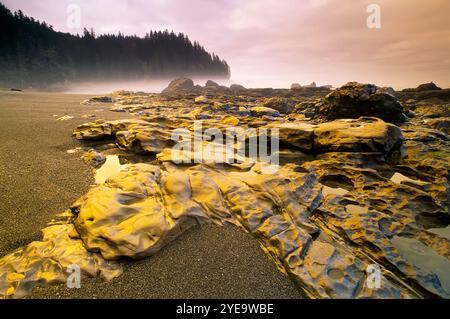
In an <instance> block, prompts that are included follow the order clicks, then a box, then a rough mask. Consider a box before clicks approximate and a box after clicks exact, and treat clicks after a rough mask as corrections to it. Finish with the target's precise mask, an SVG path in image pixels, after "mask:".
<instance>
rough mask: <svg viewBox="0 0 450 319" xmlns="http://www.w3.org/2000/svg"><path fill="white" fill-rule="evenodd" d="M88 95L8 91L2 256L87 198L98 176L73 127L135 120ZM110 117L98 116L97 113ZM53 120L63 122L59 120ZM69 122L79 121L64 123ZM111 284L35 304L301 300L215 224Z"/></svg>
mask: <svg viewBox="0 0 450 319" xmlns="http://www.w3.org/2000/svg"><path fill="white" fill-rule="evenodd" d="M85 98H87V96H83V95H69V94H54V93H29V92H10V91H8V90H1V89H0V138H1V144H0V256H3V255H5V254H7V253H10V252H12V251H13V250H14V249H16V248H19V247H20V246H23V245H25V244H27V243H29V242H31V241H33V240H39V239H40V237H41V234H40V229H42V228H44V227H45V225H46V224H47V223H48V222H49V221H50V220H51V219H52V218H53V217H54V216H55V215H56V214H58V213H60V212H62V211H64V210H66V209H67V208H68V207H69V206H70V205H71V203H72V202H73V201H74V200H76V199H77V198H78V197H80V196H81V195H82V194H84V193H85V192H86V191H87V189H88V188H89V186H90V185H91V184H92V183H93V173H92V170H91V168H90V167H89V166H87V165H85V164H84V163H83V162H82V161H81V160H80V158H79V156H80V155H81V154H67V153H66V151H67V150H69V149H73V148H75V147H77V146H80V144H79V142H78V141H76V140H75V139H73V138H72V137H71V132H72V130H73V128H74V127H75V126H76V125H78V124H81V123H84V122H88V121H91V120H95V118H92V119H86V118H82V117H81V116H82V115H84V114H97V117H96V118H97V119H99V118H102V119H119V118H125V117H130V115H129V114H124V113H115V112H110V111H108V109H109V105H96V106H92V105H91V106H83V105H80V104H79V103H80V102H81V101H82V100H84V99H85ZM99 109H103V111H99V112H95V110H99ZM53 115H58V116H57V117H54V116H53ZM63 115H70V116H74V118H73V119H70V120H67V121H57V120H56V119H57V118H58V117H61V116H63ZM124 264H125V271H124V274H123V275H122V276H121V277H119V278H117V279H115V280H114V281H112V282H110V283H105V282H103V281H102V280H100V279H98V278H83V280H82V283H81V285H82V288H81V289H75V290H73V289H71V290H69V289H67V288H66V287H65V286H64V285H58V286H54V287H48V288H39V289H37V290H36V291H35V293H33V295H32V296H31V297H33V298H299V297H300V295H299V293H298V291H297V289H296V288H295V287H294V285H293V284H292V283H291V281H290V280H289V279H288V278H287V277H286V276H285V275H283V274H281V273H280V272H279V271H278V270H277V269H276V267H275V265H274V264H273V263H272V262H271V261H270V260H269V259H268V258H267V256H266V255H265V254H264V252H263V251H262V249H261V248H260V247H259V244H258V242H257V241H256V240H255V239H253V238H252V237H251V236H250V235H248V234H245V233H243V232H242V231H241V230H239V229H236V228H231V227H218V226H213V225H208V226H203V227H198V228H195V229H192V230H191V231H188V232H187V233H186V234H184V235H183V236H182V237H180V238H179V239H178V240H177V241H175V242H173V243H172V244H170V245H169V246H168V247H166V248H165V249H163V250H162V251H161V252H160V253H158V254H157V255H156V256H153V257H151V258H147V259H145V260H141V261H135V262H126V263H124Z"/></svg>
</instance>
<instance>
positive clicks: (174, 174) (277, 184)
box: [0, 83, 450, 298]
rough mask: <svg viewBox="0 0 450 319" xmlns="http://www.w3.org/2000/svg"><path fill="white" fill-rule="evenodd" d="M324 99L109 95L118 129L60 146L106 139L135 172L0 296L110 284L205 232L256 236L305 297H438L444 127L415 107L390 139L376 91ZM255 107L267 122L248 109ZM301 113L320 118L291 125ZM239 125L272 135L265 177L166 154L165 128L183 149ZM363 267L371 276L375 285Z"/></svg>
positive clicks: (30, 259)
mask: <svg viewBox="0 0 450 319" xmlns="http://www.w3.org/2000/svg"><path fill="white" fill-rule="evenodd" d="M249 92H250V93H249ZM267 92H269V91H267ZM267 92H266V93H267ZM271 92H272V93H273V92H279V91H271ZM266 93H265V94H266ZM333 93H334V94H333ZM333 93H332V95H331V96H328V97H326V98H325V99H322V96H321V95H317V96H314V97H310V96H309V95H305V96H301V97H300V96H292V97H290V98H289V100H285V98H286V97H285V96H284V95H281V96H278V95H277V96H272V97H273V98H274V99H271V100H266V98H265V97H261V96H259V95H257V96H254V95H252V93H251V91H246V94H243V95H238V96H236V95H234V94H233V93H230V95H222V94H217V95H212V94H210V95H209V96H208V103H205V104H196V103H195V100H194V99H195V97H197V96H198V95H194V94H193V93H192V92H187V93H184V94H182V95H180V96H179V97H178V98H173V97H170V98H169V97H166V96H164V95H151V94H147V95H146V94H141V93H139V94H137V93H136V94H128V93H127V94H120V93H118V94H117V95H115V96H114V98H115V100H116V101H117V102H116V104H118V105H120V106H122V107H123V108H124V109H125V110H126V111H127V112H129V113H130V115H129V116H130V118H129V119H124V120H118V121H104V120H97V121H94V122H90V123H85V124H83V125H79V126H78V127H76V128H75V130H74V133H73V135H74V137H75V138H77V139H79V140H80V142H81V143H91V142H92V141H93V140H95V141H96V144H98V145H101V144H102V143H103V144H105V145H109V143H111V141H114V142H115V146H116V147H115V148H113V149H109V150H108V152H115V154H117V156H119V157H123V158H124V159H129V158H133V161H132V162H130V163H128V164H127V165H124V166H123V167H121V171H120V172H119V173H117V174H114V175H112V176H109V177H107V178H106V179H105V180H104V182H101V183H99V184H98V185H96V186H94V187H92V188H91V189H90V190H89V191H88V192H87V193H86V194H85V195H84V196H82V197H81V198H79V199H78V200H77V201H76V202H75V203H74V204H73V205H72V206H71V208H70V211H68V212H67V213H66V214H65V215H64V216H65V217H64V220H62V221H60V222H57V223H56V224H54V225H49V227H48V228H46V229H44V238H43V240H42V241H40V242H34V243H31V244H29V245H28V246H25V247H24V248H21V249H19V250H17V251H16V252H13V253H12V254H10V255H7V256H5V257H3V258H1V259H0V273H1V274H2V275H0V296H1V297H6V298H11V297H22V296H23V295H24V294H26V293H30V292H31V290H32V288H33V287H35V286H36V285H40V284H51V283H57V282H63V281H64V280H65V278H66V277H67V273H65V267H67V265H69V264H72V263H76V264H79V265H81V271H82V273H83V274H84V275H90V276H103V277H105V278H106V279H110V278H113V277H115V276H118V275H119V274H120V272H121V269H120V267H119V266H118V264H117V262H116V260H120V259H121V258H131V259H138V258H145V257H148V256H152V255H155V254H157V253H158V251H160V250H161V249H162V248H163V247H164V246H165V245H167V244H168V243H169V242H171V241H173V240H175V239H178V240H183V239H182V234H183V232H184V231H186V230H187V229H189V228H190V227H193V226H196V225H199V224H203V223H215V224H218V225H234V226H235V227H239V228H241V229H242V230H243V231H246V232H248V233H250V234H251V235H252V236H254V237H255V239H256V240H258V241H259V242H260V244H261V246H262V247H263V249H264V251H265V252H266V253H267V254H268V255H269V256H270V258H271V260H273V261H274V262H275V264H276V265H277V267H278V268H279V270H280V271H282V272H283V273H285V274H287V275H288V276H289V277H290V278H291V279H292V280H293V281H294V282H295V283H296V285H297V287H298V289H299V291H300V292H301V293H302V294H303V296H305V297H309V298H434V297H441V298H449V297H450V277H449V272H448V269H450V261H449V259H450V233H449V231H448V225H449V224H450V216H449V203H450V195H449V194H450V191H449V190H450V187H449V182H448V176H449V175H448V170H449V161H448V158H449V157H450V145H449V144H450V139H449V138H448V135H447V131H446V130H447V129H448V121H446V120H445V119H444V118H442V119H436V118H434V119H433V118H430V117H428V116H427V115H426V114H423V113H421V112H420V109H419V108H418V107H416V108H415V111H417V112H416V113H417V116H416V117H414V118H411V119H410V120H409V121H408V122H406V123H404V124H402V125H401V126H396V125H394V124H392V123H389V122H396V119H399V118H400V117H401V115H403V108H401V104H399V102H398V101H397V100H396V99H395V98H394V97H392V96H391V95H389V94H386V93H383V92H382V91H381V90H379V89H378V88H377V87H375V86H371V85H360V84H356V83H350V84H348V85H346V86H344V87H342V88H340V89H338V90H336V91H335V92H333ZM268 102H270V103H271V104H270V105H271V106H272V107H274V108H277V109H274V108H269V107H266V106H262V105H269V104H265V103H268ZM322 103H323V104H322ZM291 104H292V105H294V106H295V108H294V109H293V110H292V111H290V112H285V110H286V109H285V107H286V105H289V106H290V105H291ZM325 105H327V106H326V107H325ZM408 105H409V104H408ZM411 105H412V104H411ZM322 107H323V108H322ZM433 107H436V108H437V109H440V110H445V108H446V106H445V104H439V105H433ZM311 108H312V109H314V113H316V112H317V113H318V115H319V116H322V117H317V119H315V120H309V119H307V118H306V117H305V114H304V113H300V111H301V110H306V109H311ZM346 114H348V115H351V116H348V117H349V118H346V119H342V118H341V116H344V115H346ZM358 114H360V115H364V116H362V117H360V116H358ZM324 116H329V117H331V118H333V117H336V118H335V119H333V120H332V121H328V122H325V121H324V120H325V119H326V118H325V117H324ZM199 118H202V119H204V120H203V121H202V122H201V124H202V126H201V129H200V133H199V131H196V130H195V128H196V125H198V122H196V120H197V119H199ZM383 119H384V120H383ZM446 123H447V124H446ZM238 128H242V129H243V130H248V131H252V129H277V130H278V133H279V134H278V139H279V142H280V149H279V150H278V152H277V154H278V155H279V157H280V163H279V165H272V164H270V163H266V162H264V161H262V160H261V159H260V158H253V157H250V156H247V154H240V153H238V152H235V151H236V150H237V149H238V147H239V145H240V144H239V142H236V143H232V144H231V145H227V146H226V147H223V143H222V142H223V140H215V139H214V140H212V139H211V140H203V141H202V142H201V148H200V151H199V150H198V149H191V148H186V149H177V148H175V147H174V145H175V143H176V142H175V141H174V140H173V135H172V134H173V132H174V131H175V130H181V131H178V132H181V133H180V134H179V135H180V137H186V136H191V137H194V138H195V137H198V135H199V134H200V135H203V134H206V132H208V130H209V129H213V130H215V132H217V131H219V132H221V133H223V134H227V132H229V131H228V130H230V129H231V131H230V132H235V131H233V130H237V129H238ZM245 132H246V131H245ZM256 132H257V133H256V134H259V132H260V131H256ZM263 132H264V131H263ZM252 137H253V136H252V135H249V136H248V139H247V142H248V141H249V140H250V139H251V138H252ZM257 137H258V138H259V139H258V140H261V137H262V135H257ZM224 138H225V137H223V139H224ZM271 138H275V137H273V136H271ZM244 142H245V141H244ZM183 145H190V142H189V143H186V144H183ZM230 149H231V150H233V152H232V153H231V154H233V155H232V156H231V158H229V157H228V158H225V157H224V155H226V154H229V153H228V151H229V150H230ZM205 150H208V152H205ZM95 152H99V149H96V151H95ZM95 152H90V154H87V155H89V156H86V158H87V159H94V158H97V153H95ZM199 155H202V156H201V157H200V156H199ZM99 158H100V157H99ZM370 269H376V270H377V271H379V275H380V276H378V277H377V280H376V282H375V286H373V285H372V284H374V283H373V282H372V281H371V280H372V279H373V278H372V276H371V274H372V273H371V272H370Z"/></svg>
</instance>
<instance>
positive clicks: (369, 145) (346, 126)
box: [269, 118, 403, 156]
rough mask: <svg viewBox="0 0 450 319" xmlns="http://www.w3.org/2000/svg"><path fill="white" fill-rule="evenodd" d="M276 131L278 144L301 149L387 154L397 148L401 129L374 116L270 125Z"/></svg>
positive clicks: (322, 151) (399, 144)
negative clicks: (318, 122) (277, 131)
mask: <svg viewBox="0 0 450 319" xmlns="http://www.w3.org/2000/svg"><path fill="white" fill-rule="evenodd" d="M269 127H270V128H277V129H278V130H279V139H280V142H281V144H282V145H287V146H292V147H295V148H297V149H300V150H302V151H305V152H313V153H328V152H375V153H380V154H382V155H384V156H389V155H390V154H392V153H393V152H395V151H398V152H399V151H400V148H401V145H402V143H403V136H402V133H401V130H400V129H399V128H398V127H396V126H395V125H392V124H388V123H385V122H383V121H381V120H379V119H377V118H360V119H355V120H348V119H347V120H336V121H332V122H328V123H323V124H318V125H314V124H309V123H305V122H303V123H302V122H300V123H282V124H271V125H269Z"/></svg>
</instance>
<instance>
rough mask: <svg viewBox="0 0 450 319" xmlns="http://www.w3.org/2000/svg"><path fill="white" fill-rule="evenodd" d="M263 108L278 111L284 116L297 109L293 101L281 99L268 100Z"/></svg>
mask: <svg viewBox="0 0 450 319" xmlns="http://www.w3.org/2000/svg"><path fill="white" fill-rule="evenodd" d="M263 106H264V107H267V108H271V109H274V110H277V111H278V112H280V113H282V114H289V113H291V112H292V111H293V110H294V108H295V105H294V104H293V103H292V102H291V101H289V100H288V99H285V98H280V97H273V98H270V99H266V100H265V101H264V103H263Z"/></svg>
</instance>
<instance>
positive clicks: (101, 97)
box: [81, 96, 114, 105]
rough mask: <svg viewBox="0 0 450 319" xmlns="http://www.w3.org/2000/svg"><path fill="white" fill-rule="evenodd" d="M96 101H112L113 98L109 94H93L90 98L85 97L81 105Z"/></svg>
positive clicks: (95, 102) (96, 102)
mask: <svg viewBox="0 0 450 319" xmlns="http://www.w3.org/2000/svg"><path fill="white" fill-rule="evenodd" d="M98 103H114V100H113V99H112V98H111V97H109V96H94V97H91V98H90V99H87V100H85V101H83V102H81V104H83V105H90V104H98Z"/></svg>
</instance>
